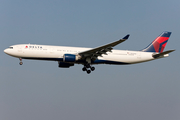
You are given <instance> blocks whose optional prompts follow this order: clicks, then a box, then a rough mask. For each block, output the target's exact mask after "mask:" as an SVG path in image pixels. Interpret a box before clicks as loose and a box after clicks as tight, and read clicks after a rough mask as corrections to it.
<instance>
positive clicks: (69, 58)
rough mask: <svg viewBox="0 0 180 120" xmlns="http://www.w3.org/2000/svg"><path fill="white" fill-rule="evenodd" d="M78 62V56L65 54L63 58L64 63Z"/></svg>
mask: <svg viewBox="0 0 180 120" xmlns="http://www.w3.org/2000/svg"><path fill="white" fill-rule="evenodd" d="M77 60H78V56H77V55H73V54H64V56H63V61H64V62H75V61H77Z"/></svg>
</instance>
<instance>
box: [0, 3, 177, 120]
mask: <svg viewBox="0 0 180 120" xmlns="http://www.w3.org/2000/svg"><path fill="white" fill-rule="evenodd" d="M179 8H180V1H179V0H171V1H170V0H150V1H144V0H136V1H134V0H1V1H0V119H1V120H118V119H119V120H179V119H180V73H179V71H180V64H179V61H180V56H179V55H180V54H179V45H180V36H179V35H180V9H179ZM163 31H170V32H172V34H171V37H170V39H169V41H168V44H167V46H166V48H165V50H169V49H176V51H175V52H173V53H171V54H170V56H169V57H168V58H163V59H159V60H155V61H151V62H146V63H141V64H135V65H126V66H120V65H119V66H115V65H97V66H95V67H96V70H95V72H92V73H91V74H90V75H87V74H86V73H85V72H82V70H81V69H82V67H83V66H82V65H75V66H74V67H72V68H69V69H62V68H58V63H57V62H53V61H36V60H23V62H24V64H23V65H22V66H20V65H19V59H17V58H13V57H10V56H8V55H6V54H5V53H4V52H3V50H4V49H5V48H7V47H9V46H10V45H14V44H22V43H23V44H24V43H32V44H45V45H60V46H77V47H97V46H100V45H104V44H106V43H110V42H112V41H115V40H118V39H120V38H122V37H124V36H125V35H127V34H130V35H131V36H130V37H129V39H128V40H127V41H126V42H123V43H122V44H120V45H118V46H116V47H115V49H123V50H141V49H143V48H144V47H146V46H147V45H148V44H149V43H150V42H152V41H153V40H154V39H155V38H156V37H157V36H158V35H159V34H160V33H162V32H163Z"/></svg>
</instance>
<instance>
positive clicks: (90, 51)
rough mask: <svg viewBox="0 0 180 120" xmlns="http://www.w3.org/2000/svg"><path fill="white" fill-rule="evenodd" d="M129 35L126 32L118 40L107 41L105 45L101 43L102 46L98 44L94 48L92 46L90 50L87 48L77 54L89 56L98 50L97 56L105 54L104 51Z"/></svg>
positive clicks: (109, 49)
mask: <svg viewBox="0 0 180 120" xmlns="http://www.w3.org/2000/svg"><path fill="white" fill-rule="evenodd" d="M129 36H130V35H129V34H128V35H126V36H125V37H124V38H122V39H120V40H117V41H115V42H112V43H109V44H106V45H103V46H99V47H96V48H93V49H90V50H87V51H83V52H80V53H78V54H79V55H81V56H83V57H87V56H90V55H92V54H95V53H98V52H99V55H98V56H101V54H106V52H108V51H111V50H112V49H113V48H112V47H114V46H116V45H118V44H120V43H122V42H124V41H126V40H127V39H128V38H129Z"/></svg>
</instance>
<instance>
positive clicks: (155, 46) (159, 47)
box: [142, 32, 171, 53]
mask: <svg viewBox="0 0 180 120" xmlns="http://www.w3.org/2000/svg"><path fill="white" fill-rule="evenodd" d="M170 35H171V32H163V33H161V34H160V35H159V36H158V37H157V38H156V39H155V40H154V41H153V42H152V43H151V44H150V45H148V46H147V47H146V48H145V49H143V50H142V51H144V52H157V53H162V52H163V50H164V48H165V46H166V44H167V41H168V39H169V37H170Z"/></svg>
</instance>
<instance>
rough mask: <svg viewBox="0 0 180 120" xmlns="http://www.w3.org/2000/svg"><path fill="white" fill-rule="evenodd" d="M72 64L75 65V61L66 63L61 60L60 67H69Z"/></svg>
mask: <svg viewBox="0 0 180 120" xmlns="http://www.w3.org/2000/svg"><path fill="white" fill-rule="evenodd" d="M71 66H74V64H73V63H65V62H59V67H62V68H69V67H71Z"/></svg>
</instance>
